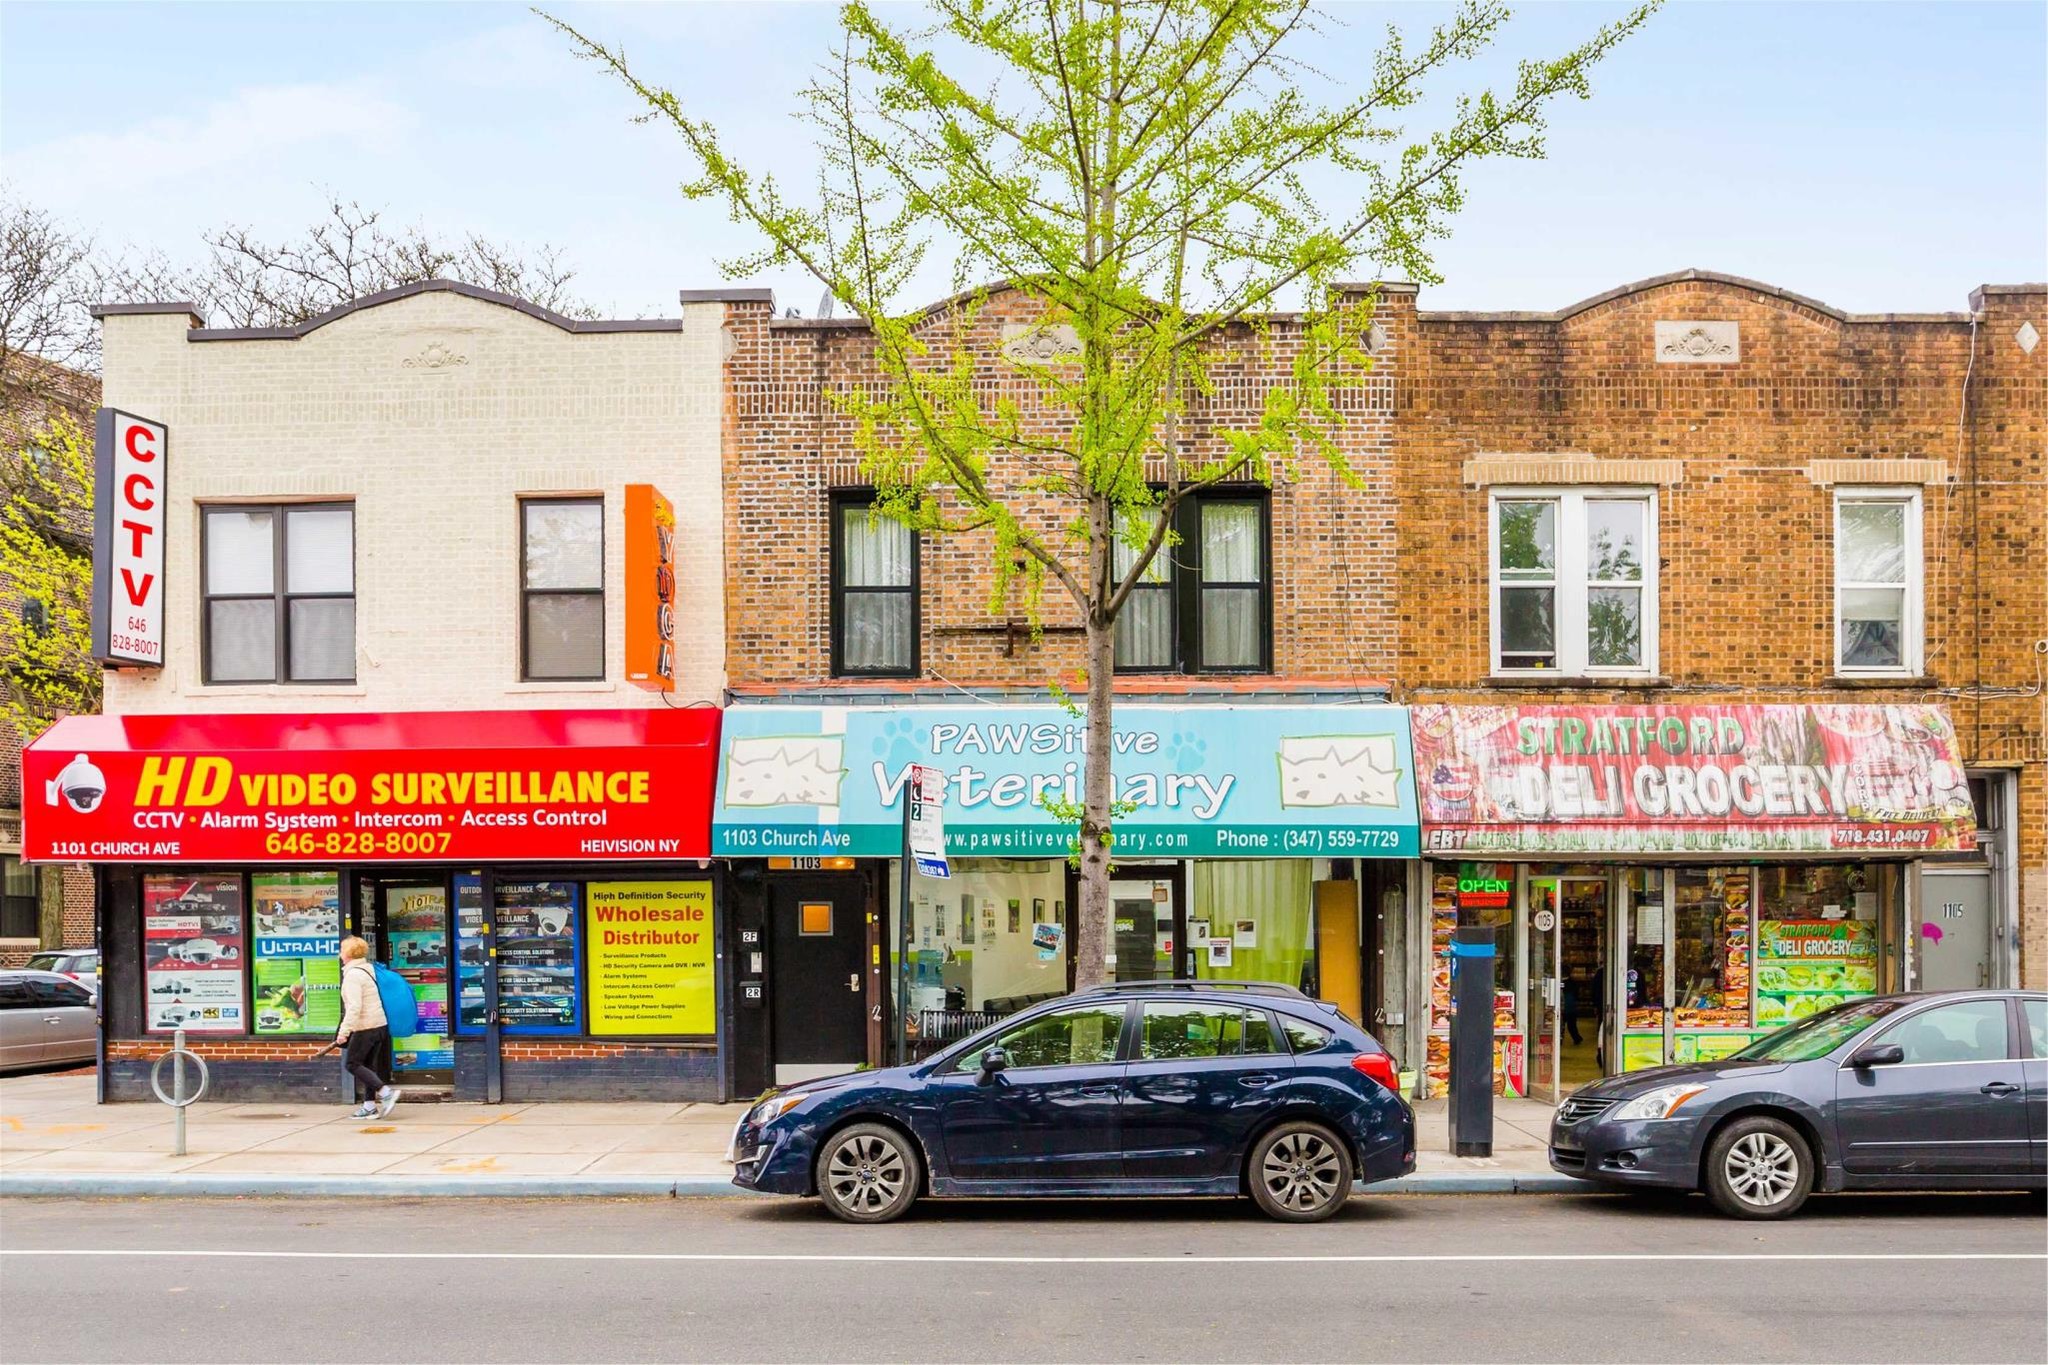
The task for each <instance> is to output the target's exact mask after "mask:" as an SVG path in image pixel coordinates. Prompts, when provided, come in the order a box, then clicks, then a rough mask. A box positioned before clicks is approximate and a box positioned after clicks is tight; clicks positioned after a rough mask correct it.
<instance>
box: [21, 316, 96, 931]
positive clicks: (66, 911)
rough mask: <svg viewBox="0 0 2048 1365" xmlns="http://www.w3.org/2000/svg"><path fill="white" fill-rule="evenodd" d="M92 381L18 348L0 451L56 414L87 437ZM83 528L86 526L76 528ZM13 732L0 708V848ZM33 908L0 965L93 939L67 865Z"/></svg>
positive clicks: (79, 880)
mask: <svg viewBox="0 0 2048 1365" xmlns="http://www.w3.org/2000/svg"><path fill="white" fill-rule="evenodd" d="M99 392H100V386H99V381H98V380H97V379H95V378H94V377H93V376H91V375H89V374H83V373H80V372H78V371H75V370H68V369H65V368H63V367H62V366H58V365H52V364H49V363H48V362H46V361H42V360H38V359H36V358H35V357H33V356H29V355H24V354H22V353H19V352H15V353H12V354H10V355H9V356H8V357H7V372H6V373H5V375H0V458H4V459H13V458H14V457H15V456H16V454H17V453H18V452H19V451H21V450H23V449H24V448H25V447H26V446H27V445H28V444H29V442H30V441H31V440H32V439H34V437H35V434H36V433H37V432H38V431H40V430H41V429H42V428H43V427H44V426H45V425H46V424H47V423H48V422H49V421H50V420H51V419H52V418H53V417H55V416H57V415H59V414H63V415H66V416H69V417H70V418H71V420H72V421H74V422H76V423H77V424H78V426H79V429H80V430H81V431H83V432H84V433H85V437H86V439H87V440H88V441H90V440H91V439H92V425H93V413H94V410H95V409H96V408H98V406H99ZM84 529H85V531H86V533H87V534H88V535H89V534H90V532H91V528H90V527H87V528H84ZM21 610H22V598H21V589H20V585H19V584H17V583H16V582H14V581H13V579H12V577H11V576H10V575H8V574H7V573H6V572H5V570H4V568H0V615H5V616H6V617H7V619H8V620H9V621H10V622H12V621H18V620H20V617H21ZM21 742H22V741H21V735H20V734H19V732H17V731H16V730H15V728H14V726H13V724H11V723H10V722H9V721H8V720H7V719H6V718H5V717H4V716H0V856H5V855H18V854H19V853H20V852H21V808H22V801H23V799H24V798H23V792H22V790H21ZM36 881H37V894H38V896H39V898H40V900H41V910H40V913H39V914H38V916H37V920H38V932H37V933H36V935H35V937H33V938H17V939H0V967H18V966H20V965H21V964H22V963H23V962H25V961H27V960H28V957H29V955H30V954H32V953H34V952H35V951H36V950H37V949H38V948H73V947H83V946H86V945H89V944H90V943H91V942H92V941H93V924H92V908H93V889H92V875H91V874H90V873H87V872H81V871H79V870H78V869H77V868H75V867H45V868H41V869H39V870H38V872H37V874H36Z"/></svg>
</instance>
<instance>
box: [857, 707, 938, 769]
mask: <svg viewBox="0 0 2048 1365" xmlns="http://www.w3.org/2000/svg"><path fill="white" fill-rule="evenodd" d="M868 747H869V748H870V749H872V750H873V751H874V755H875V757H876V758H879V759H881V760H882V761H883V762H884V763H886V764H888V765H889V767H890V768H892V769H893V768H898V767H901V766H902V765H903V764H905V763H916V762H919V761H921V760H923V759H924V757H925V751H924V746H923V745H922V744H919V743H918V742H917V725H916V722H914V721H911V720H909V719H908V718H906V717H903V716H892V717H891V718H890V719H888V720H886V721H884V722H883V723H882V729H881V732H880V733H879V734H877V735H876V736H875V737H874V739H872V740H871V741H869V744H868Z"/></svg>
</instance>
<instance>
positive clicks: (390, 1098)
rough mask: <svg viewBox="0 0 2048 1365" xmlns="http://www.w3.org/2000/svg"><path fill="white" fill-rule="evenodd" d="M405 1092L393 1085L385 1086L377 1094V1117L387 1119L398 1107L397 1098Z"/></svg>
mask: <svg viewBox="0 0 2048 1365" xmlns="http://www.w3.org/2000/svg"><path fill="white" fill-rule="evenodd" d="M404 1093H405V1092H404V1091H403V1090H400V1089H399V1088H398V1087H397V1086H395V1085H387V1086H385V1087H384V1088H383V1089H382V1090H379V1091H378V1092H377V1117H378V1118H380V1119H388V1118H390V1117H391V1111H392V1110H394V1109H396V1108H397V1107H398V1097H399V1096H400V1095H403V1094H404Z"/></svg>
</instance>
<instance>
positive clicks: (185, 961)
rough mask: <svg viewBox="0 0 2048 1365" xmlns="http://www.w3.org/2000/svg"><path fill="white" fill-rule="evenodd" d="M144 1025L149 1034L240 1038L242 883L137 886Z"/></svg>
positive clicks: (176, 880)
mask: <svg viewBox="0 0 2048 1365" xmlns="http://www.w3.org/2000/svg"><path fill="white" fill-rule="evenodd" d="M142 955H143V981H144V983H145V984H144V991H145V993H146V995H147V1000H146V1002H145V1004H144V1007H143V1017H144V1018H145V1019H146V1020H147V1021H148V1026H149V1031H150V1032H151V1033H170V1032H172V1031H173V1030H175V1029H180V1028H182V1029H184V1030H185V1031H186V1032H188V1033H241V1032H243V1031H244V1025H245V1023H246V1022H247V1021H246V1020H245V1019H244V1018H243V1016H242V879H241V878H240V877H239V876H232V875H230V876H219V875H212V876H200V877H180V876H153V877H144V878H143V879H142Z"/></svg>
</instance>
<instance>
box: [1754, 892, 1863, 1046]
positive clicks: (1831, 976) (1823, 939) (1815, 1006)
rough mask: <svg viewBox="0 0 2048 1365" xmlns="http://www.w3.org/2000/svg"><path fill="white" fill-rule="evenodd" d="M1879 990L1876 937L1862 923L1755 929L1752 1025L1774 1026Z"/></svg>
mask: <svg viewBox="0 0 2048 1365" xmlns="http://www.w3.org/2000/svg"><path fill="white" fill-rule="evenodd" d="M1876 990H1877V936H1876V934H1875V933H1873V932H1872V926H1871V925H1870V924H1869V923H1867V922H1866V921H1863V920H1828V919H1816V920H1765V921H1763V922H1762V923H1761V924H1759V925H1758V926H1757V962H1756V1026H1757V1027H1758V1028H1761V1029H1768V1028H1776V1027H1778V1026H1779V1025H1781V1024H1790V1023H1794V1022H1796V1021H1798V1020H1800V1019H1804V1018H1806V1017H1807V1016H1808V1015H1810V1014H1818V1013H1820V1012H1821V1011H1822V1010H1824V1009H1828V1008H1831V1007H1832V1006H1835V1005H1839V1004H1841V1003H1842V1002H1843V1001H1844V1000H1853V999H1855V998H1856V997H1857V996H1862V995H1870V994H1873V993H1875V992H1876Z"/></svg>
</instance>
